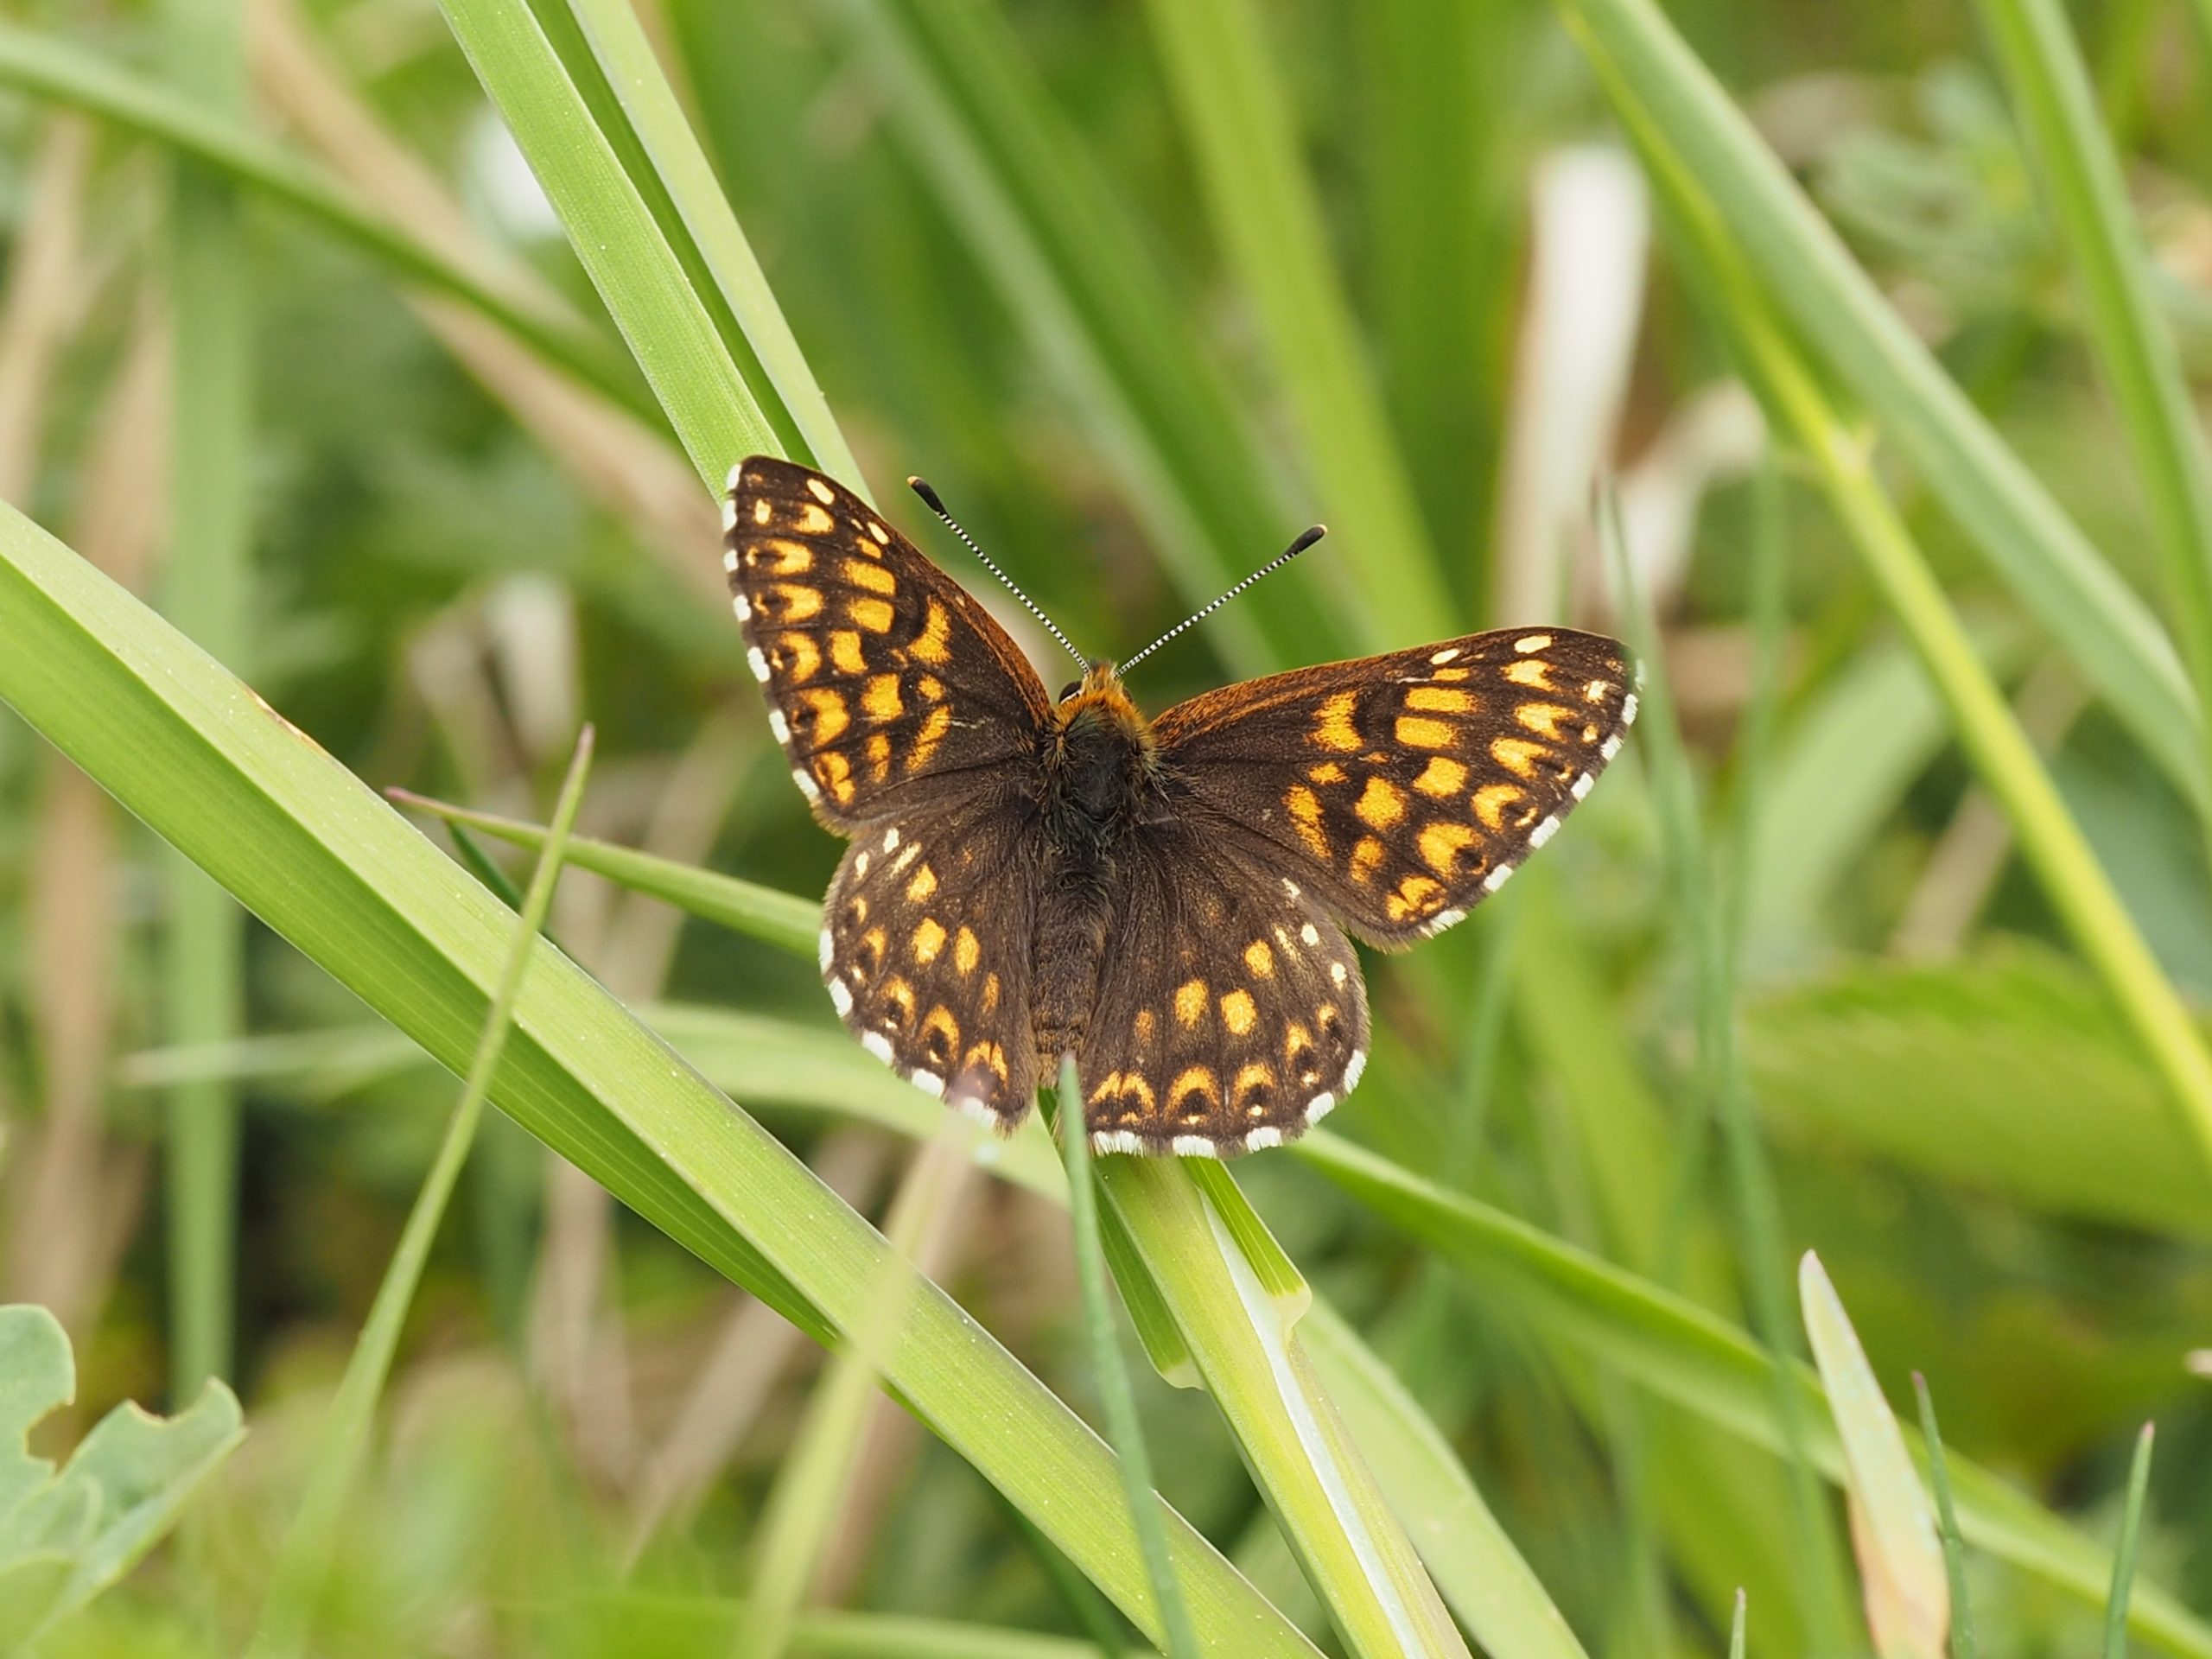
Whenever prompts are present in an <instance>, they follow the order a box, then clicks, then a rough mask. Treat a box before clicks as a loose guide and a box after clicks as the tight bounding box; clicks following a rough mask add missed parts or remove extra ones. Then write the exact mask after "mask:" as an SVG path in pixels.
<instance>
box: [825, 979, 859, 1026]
mask: <svg viewBox="0 0 2212 1659" xmlns="http://www.w3.org/2000/svg"><path fill="white" fill-rule="evenodd" d="M829 1006H830V1007H834V1008H836V1010H837V1017H838V1018H839V1019H840V1020H842V1019H843V1018H844V1017H845V1016H846V1015H847V1014H850V1013H851V1012H852V1011H853V994H852V993H851V992H850V991H849V990H847V989H846V988H845V982H844V981H843V980H842V979H833V980H831V981H830V982H829Z"/></svg>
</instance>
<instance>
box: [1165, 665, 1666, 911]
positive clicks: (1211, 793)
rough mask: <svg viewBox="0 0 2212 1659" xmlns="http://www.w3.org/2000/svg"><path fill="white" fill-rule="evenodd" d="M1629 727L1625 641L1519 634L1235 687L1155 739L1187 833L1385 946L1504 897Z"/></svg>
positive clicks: (1173, 719)
mask: <svg viewBox="0 0 2212 1659" xmlns="http://www.w3.org/2000/svg"><path fill="white" fill-rule="evenodd" d="M1635 718H1636V692H1635V677H1634V671H1633V670H1632V669H1631V668H1630V665H1629V664H1628V662H1627V660H1626V659H1625V658H1624V656H1623V654H1622V652H1621V648H1620V646H1619V645H1618V643H1617V642H1615V641H1613V640H1611V639H1605V638H1604V637H1603V636H1601V635H1599V634H1592V633H1580V632H1574V631H1573V630H1570V629H1567V628H1517V629H1504V630H1501V631H1499V632H1492V633H1478V634H1471V635H1468V636H1467V637H1465V638H1464V639H1450V640H1444V641H1440V642H1439V643H1438V644H1436V645H1423V646H1421V647H1420V648H1418V649H1417V650H1413V651H1400V652H1390V653H1389V654H1388V655H1385V656H1381V657H1368V658H1361V659H1359V660H1357V661H1354V662H1345V663H1332V664H1326V665H1325V666H1323V667H1319V668H1308V669H1298V670H1294V671H1292V672H1290V673H1287V674H1277V675H1273V676H1270V677H1268V678H1266V679H1261V680H1251V681H1247V682H1246V683H1243V684H1241V685H1232V686H1226V687H1224V688H1223V689H1222V690H1218V691H1211V692H1207V693H1205V695H1203V696H1198V697H1193V698H1192V699H1191V700H1190V701H1189V702H1184V703H1180V704H1179V705H1177V706H1176V707H1175V708H1173V709H1169V710H1168V711H1167V712H1166V714H1165V715H1161V716H1160V720H1159V721H1157V722H1156V724H1155V725H1154V734H1155V735H1156V737H1157V739H1158V741H1159V743H1160V753H1161V755H1162V758H1163V760H1164V762H1165V764H1166V767H1167V769H1168V772H1169V775H1170V778H1171V779H1172V787H1173V790H1174V791H1176V794H1177V796H1178V797H1179V800H1180V803H1181V808H1182V810H1183V812H1184V813H1185V816H1187V817H1189V818H1191V819H1192V821H1193V822H1211V824H1212V826H1213V829H1214V831H1215V833H1217V834H1219V835H1222V836H1229V837H1231V838H1234V839H1237V840H1240V841H1249V842H1255V843H1257V844H1258V845H1259V846H1260V847H1262V848H1264V849H1265V850H1264V852H1263V853H1262V854H1259V855H1258V856H1262V857H1264V858H1266V859H1267V860H1268V861H1269V863H1268V868H1272V869H1274V870H1275V871H1277V872H1278V873H1279V874H1280V875H1281V876H1282V877H1283V878H1286V879H1287V880H1289V882H1290V883H1291V885H1292V886H1294V887H1297V888H1299V889H1300V891H1301V892H1307V891H1310V893H1312V894H1313V896H1314V897H1315V898H1317V899H1319V902H1320V903H1321V904H1322V905H1323V906H1325V908H1326V909H1327V910H1328V912H1330V913H1331V914H1332V915H1334V916H1336V917H1337V918H1338V919H1340V920H1342V921H1343V922H1344V924H1345V925H1347V926H1349V927H1351V929H1352V931H1354V932H1356V933H1358V934H1359V935H1360V936H1361V937H1362V938H1367V939H1370V940H1371V941H1373V942H1374V943H1376V944H1381V945H1384V946H1386V947H1387V946H1398V945H1403V944H1410V943H1411V942H1412V941H1413V940H1414V939H1416V938H1422V937H1425V936H1426V935H1428V934H1431V933H1435V932H1438V931H1441V930H1442V929H1444V928H1446V927H1449V926H1450V925H1452V923H1454V922H1456V921H1459V919H1460V918H1463V917H1464V916H1465V914H1466V913H1467V912H1468V910H1469V909H1470V908H1471V907H1472V906H1474V905H1475V904H1476V903H1477V902H1478V901H1479V900H1480V899H1483V898H1484V897H1486V896H1487V895H1488V894H1490V893H1495V892H1496V891H1497V889H1498V888H1499V887H1502V886H1503V884H1504V882H1505V880H1506V878H1507V877H1508V876H1510V875H1511V874H1512V873H1513V871H1514V870H1515V869H1516V868H1518V867H1519V866H1520V864H1521V861H1522V860H1523V859H1525V858H1526V857H1528V855H1529V854H1530V853H1531V852H1532V851H1534V850H1535V849H1536V848H1538V847H1541V846H1542V845H1543V844H1544V842H1546V841H1548V840H1549V839H1550V837H1551V836H1552V834H1553V832H1554V831H1555V830H1556V829H1558V828H1559V825H1560V820H1561V819H1562V818H1563V817H1565V816H1566V815H1567V812H1568V811H1570V810H1573V806H1574V804H1576V803H1577V802H1578V801H1580V799H1581V798H1583V797H1584V796H1585V795H1586V794H1587V793H1588V792H1589V791H1590V787H1591V785H1592V783H1594V782H1595V781H1596V779H1597V777H1598V774H1599V772H1602V771H1603V770H1604V769H1605V764H1606V762H1607V761H1609V760H1611V759H1612V757H1613V755H1614V754H1615V753H1618V750H1619V748H1620V744H1621V738H1622V734H1624V732H1625V731H1626V730H1627V728H1628V725H1629V722H1630V721H1632V720H1634V719H1635Z"/></svg>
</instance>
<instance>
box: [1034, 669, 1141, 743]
mask: <svg viewBox="0 0 2212 1659" xmlns="http://www.w3.org/2000/svg"><path fill="white" fill-rule="evenodd" d="M1053 712H1054V714H1055V715H1057V716H1058V721H1059V723H1060V724H1061V725H1062V726H1063V727H1066V726H1070V725H1072V724H1074V723H1075V722H1076V721H1078V720H1080V721H1083V722H1084V723H1085V724H1093V723H1096V724H1105V725H1112V726H1128V727H1139V726H1141V725H1143V723H1144V716H1143V715H1140V714H1138V713H1137V708H1136V704H1135V703H1134V702H1130V701H1129V694H1128V692H1127V691H1124V690H1122V671H1121V670H1120V669H1119V668H1118V667H1117V666H1116V665H1115V664H1112V663H1110V662H1109V661H1107V660H1106V659H1105V658H1103V657H1101V658H1097V659H1096V660H1095V661H1093V662H1092V663H1091V664H1090V666H1089V667H1088V668H1086V669H1084V671H1083V677H1082V678H1081V679H1079V680H1070V681H1069V682H1068V683H1066V684H1065V685H1064V686H1062V687H1061V688H1060V696H1059V706H1058V709H1055V710H1054V711H1053Z"/></svg>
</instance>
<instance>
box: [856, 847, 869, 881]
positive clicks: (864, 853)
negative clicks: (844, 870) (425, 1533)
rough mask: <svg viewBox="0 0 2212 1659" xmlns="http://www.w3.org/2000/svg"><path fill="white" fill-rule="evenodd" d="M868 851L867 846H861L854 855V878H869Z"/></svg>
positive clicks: (863, 879)
mask: <svg viewBox="0 0 2212 1659" xmlns="http://www.w3.org/2000/svg"><path fill="white" fill-rule="evenodd" d="M867 879H868V849H867V848H865V847H863V848H861V849H860V851H859V852H858V853H856V854H855V855H853V880H855V881H865V880H867Z"/></svg>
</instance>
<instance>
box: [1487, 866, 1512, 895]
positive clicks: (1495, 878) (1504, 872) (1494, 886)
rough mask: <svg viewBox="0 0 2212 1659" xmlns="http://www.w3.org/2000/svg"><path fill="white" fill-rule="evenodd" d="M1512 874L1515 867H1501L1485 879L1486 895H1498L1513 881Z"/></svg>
mask: <svg viewBox="0 0 2212 1659" xmlns="http://www.w3.org/2000/svg"><path fill="white" fill-rule="evenodd" d="M1512 874H1513V867H1512V866H1511V865H1510V864H1501V865H1499V866H1498V867H1497V868H1496V869H1494V870H1492V871H1491V873H1490V874H1488V875H1486V876H1484V877H1483V891H1484V893H1496V892H1497V890H1498V889H1499V888H1500V887H1503V886H1504V885H1505V884H1506V882H1507V881H1508V880H1510V879H1511V877H1512Z"/></svg>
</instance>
